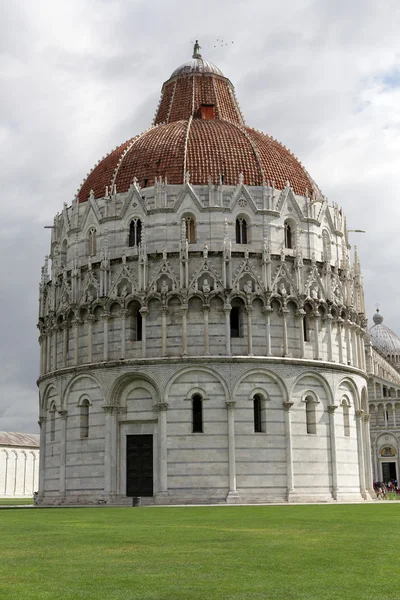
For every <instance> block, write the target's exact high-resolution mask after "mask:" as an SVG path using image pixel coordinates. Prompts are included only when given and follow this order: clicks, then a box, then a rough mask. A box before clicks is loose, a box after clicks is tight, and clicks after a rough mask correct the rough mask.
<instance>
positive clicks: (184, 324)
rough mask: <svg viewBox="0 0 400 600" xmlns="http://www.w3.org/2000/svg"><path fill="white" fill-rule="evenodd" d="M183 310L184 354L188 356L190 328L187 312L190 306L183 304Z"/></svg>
mask: <svg viewBox="0 0 400 600" xmlns="http://www.w3.org/2000/svg"><path fill="white" fill-rule="evenodd" d="M181 312H182V353H181V354H182V356H187V353H188V329H187V313H188V306H187V304H183V305H182V306H181Z"/></svg>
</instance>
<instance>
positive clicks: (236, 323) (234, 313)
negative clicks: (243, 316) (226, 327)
mask: <svg viewBox="0 0 400 600" xmlns="http://www.w3.org/2000/svg"><path fill="white" fill-rule="evenodd" d="M230 323H231V337H233V338H238V337H241V331H240V307H239V306H232V308H231V314H230Z"/></svg>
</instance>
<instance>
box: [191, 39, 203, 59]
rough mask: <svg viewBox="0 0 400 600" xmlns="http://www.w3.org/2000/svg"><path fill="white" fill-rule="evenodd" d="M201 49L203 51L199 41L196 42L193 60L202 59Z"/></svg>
mask: <svg viewBox="0 0 400 600" xmlns="http://www.w3.org/2000/svg"><path fill="white" fill-rule="evenodd" d="M200 49H201V46H200V44H199V40H196V42H195V44H194V46H193V56H192V58H201V54H200Z"/></svg>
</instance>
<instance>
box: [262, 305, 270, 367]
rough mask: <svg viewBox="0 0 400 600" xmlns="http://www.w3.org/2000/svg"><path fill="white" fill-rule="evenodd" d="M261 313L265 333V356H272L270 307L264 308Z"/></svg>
mask: <svg viewBox="0 0 400 600" xmlns="http://www.w3.org/2000/svg"><path fill="white" fill-rule="evenodd" d="M262 312H263V313H264V314H265V325H266V328H265V333H266V340H265V341H266V347H267V348H266V350H267V356H272V352H271V313H272V307H271V306H269V305H268V306H265V307H264V308H263V310H262Z"/></svg>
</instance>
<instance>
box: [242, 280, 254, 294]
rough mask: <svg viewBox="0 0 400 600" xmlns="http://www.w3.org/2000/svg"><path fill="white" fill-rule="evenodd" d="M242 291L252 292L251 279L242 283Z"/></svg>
mask: <svg viewBox="0 0 400 600" xmlns="http://www.w3.org/2000/svg"><path fill="white" fill-rule="evenodd" d="M243 291H244V293H245V294H252V293H253V282H252V281H251V279H248V280H247V281H246V283H245V284H244V288H243Z"/></svg>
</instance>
